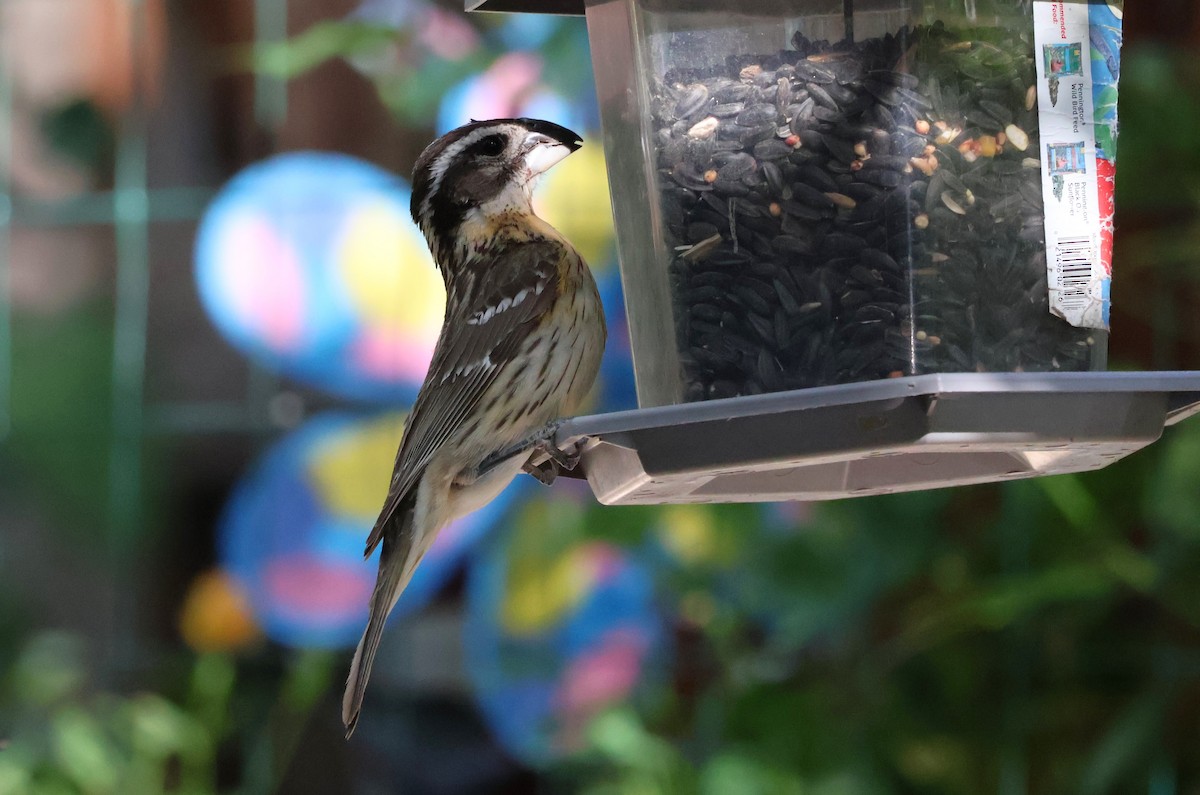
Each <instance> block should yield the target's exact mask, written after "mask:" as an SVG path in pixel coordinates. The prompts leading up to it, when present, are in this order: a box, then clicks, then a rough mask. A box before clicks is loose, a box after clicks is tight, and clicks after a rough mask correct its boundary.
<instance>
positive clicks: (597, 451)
mask: <svg viewBox="0 0 1200 795" xmlns="http://www.w3.org/2000/svg"><path fill="white" fill-rule="evenodd" d="M1197 413H1200V372H1150V373H996V374H974V373H959V374H949V375H922V376H914V377H911V378H895V379H889V380H886V381H872V382H868V383H861V384H846V385H842V386H830V387H818V388H814V389H804V390H798V391H793V392H780V393H775V394H770V395H755V396H753V397H743V398H735V399H731V400H711V401H706V402H702V403H689V404H685V405H679V406H663V407H658V408H650V409H639V410H636V411H623V412H616V413H612V414H600V415H595V416H590V417H578V418H576V419H573V420H569V421H567V422H566V423H564V424H563V426H562V427H561V428H560V429H559V432H558V435H557V441H558V443H559V446H560V447H565V446H567V445H570V444H572V443H579V444H580V446H581V449H582V450H583V456H582V461H581V465H580V469H581V470H582V473H583V474H585V475H586V476H587V480H588V483H589V485H590V486H591V488H592V491H593V492H594V493H595V495H596V497H597V499H599V500H600V502H602V503H604V504H606V505H645V504H658V503H706V502H758V501H777V500H830V499H838V498H842V497H859V496H864V495H869V494H890V493H892V492H898V491H912V490H916V489H932V488H941V487H943V486H960V485H966V484H969V483H985V482H989V481H997V480H1013V479H1016V478H1028V477H1034V476H1037V475H1055V474H1062V473H1066V472H1083V471H1086V470H1090V469H1100V468H1102V467H1105V466H1108V465H1109V464H1111V463H1112V462H1114V461H1116V460H1118V459H1121V458H1124V457H1125V456H1127V455H1129V454H1130V453H1132V452H1134V451H1135V450H1140V449H1141V448H1143V447H1145V446H1146V445H1148V444H1150V443H1151V442H1153V441H1155V440H1156V439H1158V438H1159V436H1161V435H1162V431H1163V427H1164V426H1166V425H1172V424H1174V423H1176V422H1179V421H1180V420H1182V419H1184V418H1186V417H1189V416H1191V415H1192V414H1197Z"/></svg>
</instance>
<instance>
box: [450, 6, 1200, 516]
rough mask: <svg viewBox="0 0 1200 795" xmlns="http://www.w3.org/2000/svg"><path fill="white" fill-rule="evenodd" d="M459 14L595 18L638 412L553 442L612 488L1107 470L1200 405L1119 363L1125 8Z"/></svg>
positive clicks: (808, 492) (833, 484) (795, 488)
mask: <svg viewBox="0 0 1200 795" xmlns="http://www.w3.org/2000/svg"><path fill="white" fill-rule="evenodd" d="M1118 6H1119V4H1118ZM468 9H470V10H491V11H514V12H532V13H557V14H586V17H587V24H588V32H589V38H590V42H591V51H592V60H593V64H594V71H595V78H596V87H597V94H598V97H599V101H600V110H601V119H602V125H603V132H604V147H605V154H606V157H607V162H608V170H609V183H610V185H611V190H612V199H613V202H612V204H613V208H614V215H615V222H616V229H617V243H618V252H619V256H620V266H621V277H622V282H623V284H624V287H625V299H626V306H627V312H628V318H629V328H630V335H631V345H632V350H633V357H634V369H635V374H636V377H637V390H638V403H639V406H640V408H639V409H638V410H636V411H630V412H621V413H616V414H608V415H601V416H595V417H583V418H577V419H574V420H571V421H570V422H567V423H566V424H565V425H564V426H563V427H562V428H561V429H560V431H559V436H558V440H559V442H560V443H561V444H570V443H579V444H580V446H581V448H582V450H583V459H582V462H583V466H582V469H583V471H584V473H586V476H587V478H588V481H589V483H590V484H591V486H592V489H593V491H595V493H596V495H597V497H598V498H599V499H600V500H601V501H602V502H605V503H610V504H624V503H663V502H730V501H750V500H784V499H827V498H837V497H845V496H854V495H862V494H879V493H887V492H892V491H903V490H911V489H920V488H934V487H940V486H949V485H958V484H965V483H978V482H986V481H995V480H1004V479H1011V478H1021V477H1030V476H1034V475H1042V474H1051V473H1061V472H1076V471H1082V470H1087V469H1096V468H1100V467H1103V466H1105V465H1107V464H1109V463H1111V462H1112V461H1114V460H1116V459H1118V458H1120V457H1122V456H1124V455H1127V454H1128V453H1130V452H1133V451H1134V450H1136V449H1139V448H1140V447H1143V446H1145V445H1146V444H1149V443H1150V442H1152V441H1154V440H1155V439H1157V438H1158V436H1159V435H1160V434H1161V432H1162V429H1163V427H1164V425H1166V424H1170V423H1172V422H1175V421H1178V420H1180V419H1182V418H1183V417H1185V416H1189V415H1190V414H1192V413H1195V412H1197V411H1200V373H1106V372H1103V371H1104V368H1105V364H1106V354H1107V341H1108V332H1107V326H1108V307H1109V283H1110V276H1111V251H1112V222H1111V219H1112V210H1113V208H1112V184H1113V157H1114V150H1115V146H1114V137H1115V131H1116V100H1115V97H1116V88H1117V81H1118V76H1119V71H1120V67H1119V55H1120V25H1121V12H1120V10H1119V7H1113V6H1112V5H1105V4H1102V3H1100V4H1097V3H1090V4H1089V3H1084V2H1065V3H1064V2H1045V1H1044V0H1034V1H1033V2H1032V3H1013V2H1000V1H999V0H995V1H989V0H965V2H964V0H759V1H758V2H754V3H750V4H745V3H743V4H736V5H735V4H732V3H727V2H720V0H586V2H585V1H584V0H575V2H571V1H570V0H554V2H538V0H483V1H482V2H468Z"/></svg>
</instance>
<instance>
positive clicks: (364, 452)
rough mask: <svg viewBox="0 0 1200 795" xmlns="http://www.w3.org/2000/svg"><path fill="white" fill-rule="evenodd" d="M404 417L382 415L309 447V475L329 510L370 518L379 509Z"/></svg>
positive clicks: (402, 429) (386, 486)
mask: <svg viewBox="0 0 1200 795" xmlns="http://www.w3.org/2000/svg"><path fill="white" fill-rule="evenodd" d="M404 418H405V415H404V414H402V413H390V414H386V415H384V416H382V417H380V418H378V419H375V420H372V421H370V422H367V423H365V424H364V425H363V426H362V427H361V428H358V429H355V430H353V431H349V432H345V433H341V434H337V435H334V436H331V437H329V438H327V439H325V440H322V441H321V442H320V443H319V444H318V446H317V447H316V448H315V449H314V450H313V452H312V455H311V458H310V460H309V475H310V477H311V478H312V482H313V485H314V488H315V489H316V491H317V493H318V495H319V496H320V499H321V501H322V502H323V503H324V504H325V507H326V508H327V509H328V510H329V511H330V512H331V513H333V514H336V515H340V516H366V517H373V516H374V514H375V512H377V511H378V510H379V507H380V506H381V505H382V504H383V498H384V497H385V496H387V489H388V477H389V475H390V473H391V471H392V464H393V462H394V460H395V457H396V448H397V447H399V445H400V437H401V435H402V434H403V433H404Z"/></svg>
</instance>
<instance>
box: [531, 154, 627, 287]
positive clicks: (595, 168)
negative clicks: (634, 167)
mask: <svg viewBox="0 0 1200 795" xmlns="http://www.w3.org/2000/svg"><path fill="white" fill-rule="evenodd" d="M533 204H534V209H535V210H536V211H537V213H538V215H540V216H541V217H542V218H545V219H546V221H547V222H549V224H550V225H551V226H553V227H554V228H555V229H557V230H558V231H560V232H562V233H563V235H564V236H565V237H566V238H567V239H568V240H570V241H571V244H572V245H573V246H575V248H576V249H577V250H578V251H579V253H580V254H582V255H583V258H584V259H585V260H587V262H588V264H589V265H591V266H592V267H595V268H599V267H601V266H604V265H606V264H607V263H608V262H609V260H610V259H611V253H612V246H613V220H612V204H611V203H610V201H609V194H608V172H607V171H606V170H605V166H604V149H603V147H601V146H600V145H599V143H598V142H594V143H592V144H591V145H590V146H584V147H583V148H582V149H580V150H579V151H578V152H576V153H575V154H574V155H572V156H571V157H568V158H567V159H566V160H564V161H562V162H561V163H559V164H558V165H557V166H555V167H554V168H553V169H551V170H550V172H549V173H548V174H547V175H546V178H545V182H544V183H543V185H542V187H541V189H540V190H539V191H538V192H537V193H536V194H535V196H534V201H533Z"/></svg>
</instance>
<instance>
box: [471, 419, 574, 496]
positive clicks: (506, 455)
mask: <svg viewBox="0 0 1200 795" xmlns="http://www.w3.org/2000/svg"><path fill="white" fill-rule="evenodd" d="M560 424H561V423H559V422H558V421H555V422H551V423H549V424H547V425H546V426H545V427H543V428H540V429H538V431H537V432H536V433H533V434H530V435H529V436H527V437H526V438H525V439H523V440H522V441H520V442H518V443H517V444H514V445H512V446H510V447H506V448H504V449H503V450H499V451H497V452H495V453H492V454H491V455H490V456H488V457H487V458H486V459H484V461H483V463H482V464H480V466H479V469H478V470H477V471H476V477H483V476H484V475H486V474H487V473H488V472H490V471H491V470H493V469H495V468H496V467H497V466H499V465H500V464H501V463H502V462H504V461H508V460H509V459H511V458H513V457H514V456H517V455H520V454H522V453H528V458H527V460H526V461H525V463H524V465H523V466H522V469H523V470H524V471H525V472H526V473H528V474H530V475H533V476H534V477H535V478H537V479H538V480H539V481H540V482H541V483H543V484H545V485H547V486H549V485H550V484H552V483H553V482H554V481H555V479H557V478H558V476H559V475H561V474H563V473H564V472H573V471H574V470H575V468H576V467H577V466H579V457H580V454H579V450H578V448H577V447H575V446H572V448H571V450H570V451H566V450H562V449H560V448H559V447H558V445H557V444H555V443H554V436H555V434H556V433H558V428H559V425H560Z"/></svg>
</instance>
